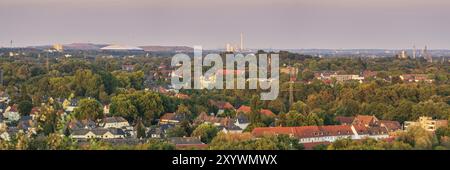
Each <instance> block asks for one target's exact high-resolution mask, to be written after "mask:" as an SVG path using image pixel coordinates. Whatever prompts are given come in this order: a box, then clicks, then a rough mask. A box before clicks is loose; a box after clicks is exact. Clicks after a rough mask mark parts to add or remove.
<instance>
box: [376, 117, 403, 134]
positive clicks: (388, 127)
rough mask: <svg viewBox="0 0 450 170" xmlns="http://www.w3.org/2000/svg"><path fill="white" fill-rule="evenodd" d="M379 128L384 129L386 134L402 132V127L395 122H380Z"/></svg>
mask: <svg viewBox="0 0 450 170" xmlns="http://www.w3.org/2000/svg"><path fill="white" fill-rule="evenodd" d="M379 122H380V126H381V127H384V128H386V130H387V131H388V132H395V131H398V130H402V125H400V123H399V122H397V121H390V120H380V121H379Z"/></svg>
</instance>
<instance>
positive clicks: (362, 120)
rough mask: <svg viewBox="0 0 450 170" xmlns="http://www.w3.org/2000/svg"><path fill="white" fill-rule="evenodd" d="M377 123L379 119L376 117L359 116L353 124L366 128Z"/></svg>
mask: <svg viewBox="0 0 450 170" xmlns="http://www.w3.org/2000/svg"><path fill="white" fill-rule="evenodd" d="M376 121H377V118H376V117H375V116H368V115H357V116H356V117H355V119H354V120H353V124H362V125H365V126H369V125H372V124H374V123H376Z"/></svg>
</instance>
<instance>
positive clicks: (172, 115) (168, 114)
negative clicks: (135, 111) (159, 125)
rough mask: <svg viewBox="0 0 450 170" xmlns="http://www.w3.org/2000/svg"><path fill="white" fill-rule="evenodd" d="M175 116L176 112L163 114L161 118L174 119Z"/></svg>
mask: <svg viewBox="0 0 450 170" xmlns="http://www.w3.org/2000/svg"><path fill="white" fill-rule="evenodd" d="M174 117H175V113H165V114H164V115H162V116H161V118H160V119H161V120H163V119H164V120H172V119H173V118H174Z"/></svg>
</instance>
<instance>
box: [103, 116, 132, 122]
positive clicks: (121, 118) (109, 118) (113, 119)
mask: <svg viewBox="0 0 450 170" xmlns="http://www.w3.org/2000/svg"><path fill="white" fill-rule="evenodd" d="M102 121H103V122H104V123H121V122H127V123H128V121H127V120H125V119H124V118H123V117H120V116H119V117H115V116H114V117H106V118H103V120H102Z"/></svg>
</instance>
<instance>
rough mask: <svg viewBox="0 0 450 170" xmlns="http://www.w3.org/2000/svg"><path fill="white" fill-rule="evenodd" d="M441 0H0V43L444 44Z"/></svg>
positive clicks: (447, 44)
mask: <svg viewBox="0 0 450 170" xmlns="http://www.w3.org/2000/svg"><path fill="white" fill-rule="evenodd" d="M449 7H450V2H449V1H446V0H429V1H422V0H365V1H360V0H339V1H336V0H321V1H314V0H297V1H295V0H277V1H275V0H268V1H264V2H260V1H257V0H248V1H245V2H242V1H238V0H228V1H211V0H193V1H189V2H185V1H179V0H172V1H167V2H166V1H163V0H152V1H151V2H147V1H144V0H128V1H120V0H89V1H88V0H78V1H73V0H41V1H39V2H35V1H32V0H2V1H0V21H2V27H1V30H0V47H9V46H10V41H11V40H13V45H14V46H15V47H22V46H33V45H47V44H55V43H60V44H67V43H74V42H82V43H87V42H91V43H108V44H125V45H186V46H193V45H202V46H203V47H204V48H206V49H215V48H225V44H226V43H232V44H236V45H237V44H239V41H240V33H241V32H242V33H243V34H244V44H245V47H247V48H281V49H299V48H332V49H333V48H336V49H338V48H347V49H348V48H378V49H382V48H386V49H387V48H396V49H405V48H412V46H413V44H415V45H416V47H418V48H421V47H423V46H425V45H428V47H429V48H430V49H450V41H449V40H448V39H446V38H445V37H450V31H449V30H450V22H448V18H449V17H450V11H448V10H447V9H448V8H449Z"/></svg>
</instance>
